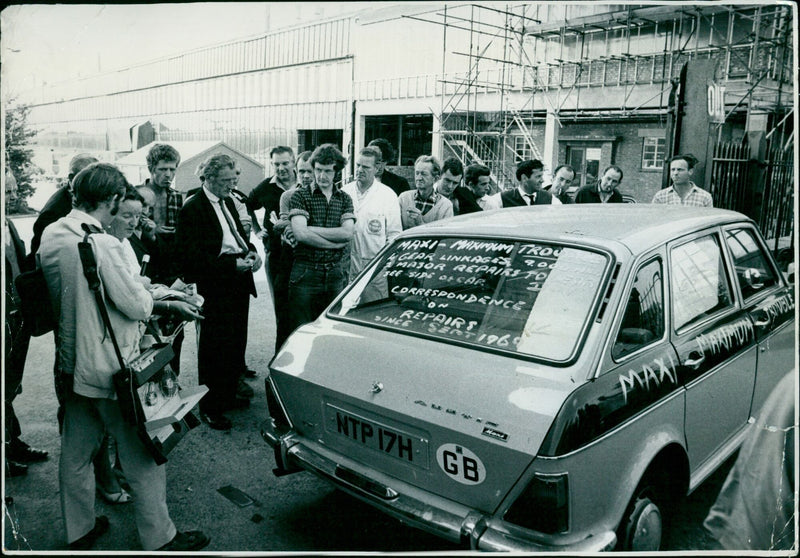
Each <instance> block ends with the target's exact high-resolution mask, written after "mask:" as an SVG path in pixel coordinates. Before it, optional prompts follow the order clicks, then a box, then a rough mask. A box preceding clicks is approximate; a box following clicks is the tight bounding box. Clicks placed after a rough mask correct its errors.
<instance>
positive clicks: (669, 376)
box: [619, 354, 678, 403]
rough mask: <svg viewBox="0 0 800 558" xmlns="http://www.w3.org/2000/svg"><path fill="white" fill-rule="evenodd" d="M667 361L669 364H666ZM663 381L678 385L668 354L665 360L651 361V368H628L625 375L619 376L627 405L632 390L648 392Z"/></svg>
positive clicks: (648, 365)
mask: <svg viewBox="0 0 800 558" xmlns="http://www.w3.org/2000/svg"><path fill="white" fill-rule="evenodd" d="M667 360H668V361H669V364H667V362H666V361H667ZM664 380H669V381H670V382H672V383H673V384H676V385H677V383H678V378H677V377H676V376H675V361H673V360H672V355H670V354H667V355H666V358H663V357H662V358H656V359H653V362H652V366H651V365H650V364H643V365H642V368H641V370H635V369H633V368H630V369H629V370H628V374H627V375H624V374H620V375H619V385H620V387H621V388H622V397H624V398H625V403H627V402H628V392H629V391H632V390H634V389H644V390H650V389H652V388H656V387H659V386H660V385H661V384H663V383H664Z"/></svg>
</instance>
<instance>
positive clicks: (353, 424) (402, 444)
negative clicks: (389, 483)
mask: <svg viewBox="0 0 800 558" xmlns="http://www.w3.org/2000/svg"><path fill="white" fill-rule="evenodd" d="M326 415H327V421H326V426H327V430H328V431H329V432H332V433H333V434H336V435H337V436H339V437H342V438H346V439H348V440H350V441H351V442H354V443H356V444H359V445H361V446H363V447H367V448H369V449H371V450H374V451H377V452H380V453H383V454H384V455H389V456H391V457H394V458H395V459H399V460H400V461H404V462H405V463H409V464H411V465H415V466H417V467H424V468H427V456H428V441H427V440H426V439H425V438H422V437H420V436H414V435H411V434H409V433H407V432H404V431H402V430H399V429H397V428H392V427H389V426H386V425H384V424H381V423H379V422H376V421H373V420H368V419H365V418H364V417H361V416H359V415H356V414H354V413H351V412H350V411H345V410H343V409H340V408H338V407H336V406H334V405H330V404H328V405H327V407H326Z"/></svg>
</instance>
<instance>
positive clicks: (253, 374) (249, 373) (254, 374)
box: [244, 368, 258, 378]
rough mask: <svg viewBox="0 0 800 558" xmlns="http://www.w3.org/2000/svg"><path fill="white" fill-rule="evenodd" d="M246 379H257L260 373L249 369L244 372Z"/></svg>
mask: <svg viewBox="0 0 800 558" xmlns="http://www.w3.org/2000/svg"><path fill="white" fill-rule="evenodd" d="M244 377H245V378H257V377H258V372H256V371H255V370H250V369H249V368H248V369H247V370H245V371H244Z"/></svg>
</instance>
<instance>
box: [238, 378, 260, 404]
mask: <svg viewBox="0 0 800 558" xmlns="http://www.w3.org/2000/svg"><path fill="white" fill-rule="evenodd" d="M255 394H256V392H254V391H253V388H251V387H250V386H248V385H247V382H245V381H244V380H243V379H241V378H239V384H238V385H237V386H236V397H245V398H248V399H249V398H251V397H253V396H254V395H255Z"/></svg>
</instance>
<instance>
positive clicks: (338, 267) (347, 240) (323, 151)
mask: <svg viewBox="0 0 800 558" xmlns="http://www.w3.org/2000/svg"><path fill="white" fill-rule="evenodd" d="M393 151H394V150H393V147H392V146H391V144H390V143H389V142H388V141H387V140H385V139H376V140H373V141H372V142H370V143H369V145H368V146H367V147H364V148H363V149H361V150H359V151H358V152H357V154H356V156H355V160H354V175H353V177H352V180H351V181H349V182H347V183H345V184H342V183H341V179H340V177H341V174H342V171H343V169H344V167H345V163H346V159H345V157H344V155H343V154H342V153H341V151H340V150H339V149H338V148H337V146H335V145H333V144H324V145H321V146H319V147H317V148H316V149H314V150H313V151H305V152H303V153H300V154H299V155H298V156H297V157H295V153H294V151H293V150H292V149H291V148H290V147H287V146H277V147H275V148H274V149H272V151H271V153H270V161H271V164H272V167H273V170H274V174H272V175H271V176H270V177H268V178H266V179H265V180H263V181H262V182H261V183H259V184H257V185H255V187H254V188H252V190H251V191H250V192H249V195H245V194H243V193H242V192H241V191H240V190H239V189H238V188H237V186H238V185H239V184H238V182H239V176H240V169H239V168H238V164H237V161H236V159H235V158H233V157H232V156H230V155H227V154H215V155H213V156H211V157H210V158H208V159H207V160H206V161H205V162H204V163H203V164H202V165H201V167H200V168H199V169H198V172H197V176H198V179H199V182H200V184H199V187H196V188H194V189H193V190H190V191H188V193H187V195H184V194H183V193H182V192H180V191H179V190H178V189H176V188H175V185H174V179H175V174H176V171H177V168H178V166H179V165H180V162H181V158H180V154H179V153H178V152H177V151H176V150H175V149H174V148H173V147H171V146H169V145H166V144H156V145H154V146H153V147H152V148H151V149H150V151H149V153H148V156H147V166H148V170H149V173H150V178H149V179H148V180H146V181H145V182H144V183H143V184H141V185H139V186H138V187H136V188H134V187H133V186H131V185H130V184H129V183H128V181H127V180H126V178H125V177H124V175H123V174H122V173H121V171H119V169H117V168H116V167H115V166H113V165H110V164H107V163H100V162H98V161H97V159H96V158H94V157H92V156H91V155H87V154H81V155H78V156H76V157H75V158H73V160H72V161H71V163H70V172H69V179H68V181H67V183H66V186H65V187H63V188H62V189H60V190H59V191H58V192H56V194H54V195H53V196H52V198H51V199H50V200H49V201H48V202H47V204H46V205H45V207H44V208H43V210H42V211H41V213H40V214H39V217H38V218H37V220H36V223H35V225H34V236H33V239H32V241H31V251H30V253H28V254H26V253H25V249H24V245H23V244H22V242H21V241H20V240H19V236H18V235H17V234H16V230H15V229H14V228H13V223H11V221H9V220H8V219H6V227H7V232H8V234H6V235H5V238H6V239H7V240H6V242H7V246H6V251H5V253H6V270H7V273H6V277H7V281H6V308H7V309H10V313H7V316H6V338H5V343H4V346H5V359H6V370H7V373H6V376H5V381H6V390H5V391H6V401H5V405H6V419H7V421H6V467H7V471H8V474H10V475H11V476H13V475H21V474H25V473H26V471H27V465H28V464H29V463H35V462H37V461H42V460H45V459H47V452H44V451H41V450H37V449H35V448H32V447H30V446H29V445H27V444H26V443H25V442H23V441H22V440H21V428H20V425H19V421H17V420H16V417H15V415H14V412H13V399H14V396H15V395H16V394H17V393H19V389H20V385H21V380H22V370H23V368H24V364H25V354H26V352H27V346H28V339H29V338H30V332H29V331H26V327H25V324H24V323H22V321H21V320H20V319H19V313H18V312H17V308H18V306H19V300H18V297H17V293H16V290H15V287H14V283H13V278H14V277H16V276H17V275H18V274H19V273H20V272H22V271H25V270H26V269H32V268H34V267H35V266H39V267H40V268H41V269H42V271H43V272H44V276H45V279H46V282H47V286H48V291H49V294H50V298H51V300H52V302H53V308H54V310H55V313H56V314H57V326H56V328H55V341H56V355H55V364H54V376H55V386H56V394H57V398H58V402H59V412H58V419H59V428H60V432H61V436H62V438H61V442H62V447H61V457H60V462H59V486H60V492H61V506H62V515H63V519H64V525H65V530H66V535H67V542H68V543H69V547H70V549H73V550H85V549H90V548H92V546H93V545H94V543H95V541H96V540H97V538H98V537H99V536H101V535H102V534H103V533H104V532H106V531H107V530H108V519H107V518H106V517H105V516H100V517H95V516H94V497H95V493H97V494H100V495H101V496H102V497H103V498H104V499H105V500H106V501H108V502H110V503H127V502H132V503H133V506H134V508H135V514H134V515H135V519H136V526H137V529H138V533H139V537H140V541H141V544H142V547H143V548H144V549H145V550H156V549H161V550H176V551H187V550H198V549H200V548H203V547H204V546H205V545H207V544H208V542H209V539H208V537H207V536H206V535H204V534H203V533H202V532H200V531H188V532H179V531H177V529H176V528H175V526H174V524H173V523H172V521H171V520H170V518H169V512H168V509H167V502H166V477H165V472H164V468H163V466H159V465H156V463H155V462H154V460H153V459H152V457H151V456H150V455H149V453H148V451H147V449H146V448H145V447H144V445H143V443H142V441H141V440H140V439H139V438H138V436H137V434H136V431H135V429H134V427H132V426H131V425H130V424H128V423H127V422H126V421H125V420H123V418H122V416H121V413H120V409H119V406H118V405H117V402H116V401H115V393H114V389H113V386H112V380H111V376H112V374H113V373H114V372H116V371H117V370H118V369H119V363H118V357H117V354H116V351H115V348H114V346H113V343H112V341H111V340H110V339H109V336H108V335H107V332H106V331H105V329H106V326H105V324H104V323H103V321H102V320H101V318H100V313H99V312H98V305H97V301H96V299H95V298H94V296H93V294H92V292H91V290H90V287H89V284H88V282H87V280H86V276H85V274H84V268H83V264H82V261H81V258H80V254H79V250H78V243H79V242H81V241H82V240H83V241H89V242H90V243H91V245H92V248H93V251H94V256H95V258H96V262H97V269H98V272H99V276H100V280H101V284H102V290H103V295H104V297H105V300H106V301H107V305H108V313H109V315H110V323H111V324H112V326H113V330H114V333H115V337H116V339H117V341H118V343H119V347H118V349H119V352H121V353H122V357H123V358H124V359H125V360H126V361H127V360H130V359H132V358H134V357H136V355H138V354H139V351H140V344H141V342H142V338H143V336H142V327H141V323H142V322H144V321H147V320H149V319H151V317H152V316H153V315H158V314H160V315H173V316H175V317H176V319H178V320H182V321H192V320H195V321H198V322H199V323H200V324H201V325H200V327H199V328H198V335H199V338H198V354H197V358H198V361H197V368H198V383H199V384H203V385H206V386H207V387H208V388H209V393H208V395H207V396H206V397H204V398H202V399H201V401H200V417H201V419H202V420H203V421H204V422H205V423H206V424H207V425H208V426H209V427H211V428H213V429H216V430H222V431H224V430H229V429H230V428H231V427H232V423H231V420H230V418H229V417H228V416H227V415H226V413H228V412H230V411H234V410H237V409H242V408H245V407H247V406H249V400H250V398H251V397H252V396H253V390H252V388H251V387H250V386H249V385H247V383H246V382H245V379H246V378H248V377H255V376H256V372H254V371H252V370H249V369H248V366H247V364H246V362H245V350H246V346H247V341H248V331H247V324H248V313H249V304H250V297H251V296H252V297H255V296H257V294H256V288H255V281H254V274H255V273H256V272H258V271H259V269H260V268H261V266H262V261H261V258H260V257H259V253H258V251H257V250H256V248H255V246H254V245H253V243H252V242H251V233H254V234H255V235H256V237H260V238H261V240H262V242H263V244H264V253H265V254H266V275H267V278H268V283H269V285H270V293H271V296H272V300H273V307H274V311H275V323H276V339H275V351H277V350H278V349H279V348H280V347H281V345H282V344H283V343H284V341H285V340H286V339H287V337H288V336H289V334H290V333H291V332H292V331H294V330H295V329H296V328H298V327H299V326H301V325H303V324H305V323H308V322H311V321H313V320H314V319H315V318H316V317H317V316H318V315H319V314H320V313H321V312H322V311H323V310H324V308H325V307H326V306H328V304H329V303H330V302H331V301H332V300H333V299H334V297H336V296H337V295H338V294H339V293H340V292H341V291H342V290H343V289H344V287H345V286H346V285H347V284H348V282H349V281H350V280H351V279H353V278H355V276H356V275H357V274H358V273H359V272H360V271H361V270H362V269H363V268H364V267H365V266H366V265H367V264H368V263H369V262H370V260H372V259H373V258H374V257H375V255H376V254H377V253H378V252H379V251H380V250H381V249H382V248H383V247H384V246H385V245H387V244H388V243H390V242H391V241H392V240H393V239H394V238H395V237H396V236H397V235H398V234H400V232H401V231H402V230H404V229H409V228H412V227H416V226H419V225H422V224H424V223H430V222H432V221H436V220H439V219H445V218H448V217H451V216H454V215H463V214H468V213H474V212H479V211H489V210H493V209H501V208H505V207H514V206H525V205H547V204H553V205H558V204H568V203H619V202H622V201H624V200H623V197H622V195H621V194H620V192H619V191H618V187H619V185H620V183H621V182H622V178H623V171H622V169H621V168H620V167H619V166H616V165H611V166H609V167H608V168H606V169H605V170H604V172H603V173H602V175H601V176H600V179H599V180H598V181H597V183H596V184H591V185H587V186H585V187H583V188H581V189H579V190H578V191H577V193H576V194H575V195H574V201H573V196H572V195H571V194H570V193H569V192H568V191H569V189H570V187H571V185H572V182H573V180H574V179H575V176H576V172H575V170H574V169H573V168H572V167H570V166H569V165H561V166H558V167H557V168H556V169H555V170H554V171H553V173H552V181H551V184H548V185H547V186H543V174H544V166H543V164H542V163H541V162H540V161H538V160H528V161H523V162H521V163H520V164H519V165H518V166H517V169H516V180H517V185H516V187H512V188H510V189H506V190H503V191H495V192H492V190H493V189H495V187H494V186H493V185H492V178H493V177H492V173H491V171H490V169H489V168H488V167H486V166H483V165H479V164H472V165H468V166H467V167H466V168H464V166H463V165H462V163H461V161H459V160H458V159H456V158H449V159H447V160H445V161H444V162H443V163H441V162H440V161H439V160H438V159H437V158H436V157H434V156H430V155H423V156H420V157H419V158H418V159H417V160H416V162H415V164H414V180H413V188H412V187H411V186H410V185H409V184H408V182H407V181H406V180H405V179H404V178H402V177H401V176H399V175H397V174H394V173H392V172H390V171H389V170H387V169H386V165H387V162H389V161H391V160H393V158H394V153H393ZM695 164H696V160H695V159H694V158H693V157H692V156H690V155H681V156H677V157H674V158H673V159H671V160H670V162H669V165H670V176H671V179H672V183H671V185H670V187H669V188H666V189H663V190H661V191H659V192H658V193H657V194H656V196H655V197H654V198H653V200H652V202H653V203H665V204H683V205H700V206H711V205H712V201H711V196H710V194H708V193H707V192H705V191H704V190H702V189H700V188H699V187H697V186H696V185H695V184H694V183H692V182H691V176H692V172H693V169H694V166H695ZM462 183H463V184H462ZM15 191H16V188H15V183H14V180H13V176H10V178H9V173H7V178H6V198H7V199H12V198H13V196H14V195H15ZM259 210H263V211H264V217H263V220H262V222H260V223H259V222H258V219H257V218H256V213H255V212H256V211H259ZM156 285H167V286H170V287H172V288H173V289H181V288H185V289H186V292H187V293H190V292H191V293H195V291H194V288H195V287H194V286H196V294H199V295H200V298H198V297H194V298H192V297H187V298H185V299H179V300H171V301H168V300H163V299H159V298H158V297H157V296H155V294H154V293H155V292H156V290H155V287H154V286H156ZM199 301H202V302H199ZM181 339H182V336H180V335H178V336H176V337H175V339H174V345H175V347H174V348H175V351H176V353H177V355H176V357H175V359H174V360H173V361H172V363H171V364H170V366H171V367H172V369H173V370H174V371H175V373H176V374H178V373H180V343H181ZM115 458H116V461H117V463H118V467H117V469H121V470H116V471H114V470H111V469H110V468H109V463H110V462H113V461H114V460H115ZM91 464H93V466H92V465H91ZM120 479H124V481H125V482H126V484H127V486H129V487H130V489H129V490H130V491H129V492H128V491H126V490H125V488H123V487H122V486H121V484H120Z"/></svg>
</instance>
